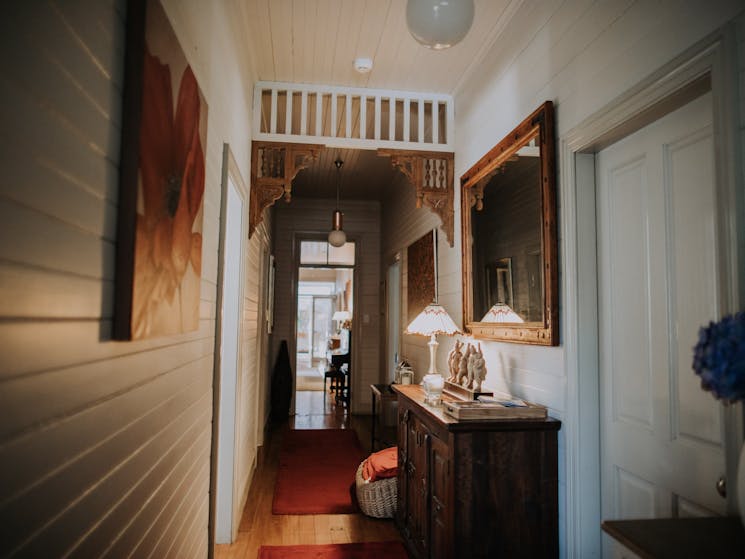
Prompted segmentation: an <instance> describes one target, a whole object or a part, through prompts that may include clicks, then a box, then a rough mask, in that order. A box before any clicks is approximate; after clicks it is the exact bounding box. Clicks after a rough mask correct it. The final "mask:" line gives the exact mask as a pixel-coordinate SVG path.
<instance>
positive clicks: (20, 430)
mask: <svg viewBox="0 0 745 559" xmlns="http://www.w3.org/2000/svg"><path fill="white" fill-rule="evenodd" d="M165 8H166V12H167V14H168V16H169V19H171V21H172V22H173V26H174V29H175V31H176V35H177V36H178V38H179V40H180V41H181V43H182V45H183V47H184V51H185V52H186V56H187V58H188V59H189V62H190V63H191V65H192V67H193V68H194V71H195V74H196V76H197V79H198V80H199V82H200V85H201V87H202V90H203V92H204V94H205V97H206V99H207V102H208V104H209V123H208V137H207V145H206V157H207V166H206V191H205V206H204V225H203V229H204V244H203V278H202V290H201V304H200V323H199V329H198V330H197V331H195V332H192V333H189V334H186V335H180V336H170V337H164V338H159V339H155V340H148V341H138V342H132V343H128V342H114V341H111V319H112V297H113V278H114V248H115V240H116V239H115V230H116V210H117V207H116V206H117V189H118V180H117V172H118V162H119V136H120V131H121V121H122V117H121V95H122V75H123V56H124V20H125V2H124V1H123V0H112V1H107V2H98V1H95V0H76V1H65V2H51V1H50V2H41V1H33V2H12V3H5V4H4V5H3V17H2V23H0V44H1V45H2V46H1V47H0V48H1V49H2V52H3V56H2V57H0V98H2V100H3V102H2V104H0V128H2V130H3V134H2V140H0V143H1V147H0V162H1V163H2V168H3V175H4V178H3V180H2V181H0V410H2V415H3V419H2V422H0V480H2V482H0V542H2V543H1V544H0V548H1V549H0V554H2V555H3V556H18V557H56V556H62V555H64V554H66V553H67V554H69V556H74V557H103V556H111V557H114V556H115V557H121V556H127V555H129V554H132V555H133V556H137V557H148V556H151V557H159V558H160V557H179V558H182V557H183V558H186V557H205V556H206V554H207V516H208V498H209V496H208V489H209V467H210V435H211V418H212V363H213V346H214V326H215V293H216V285H215V283H216V277H217V267H216V265H217V241H218V224H219V218H220V216H219V208H220V174H221V161H222V144H223V142H229V143H230V144H231V146H232V148H233V152H234V154H235V157H236V160H237V162H238V164H239V167H240V168H241V172H242V174H243V175H244V176H246V177H247V176H249V174H250V173H249V145H250V137H249V136H248V133H247V130H248V124H249V122H250V118H249V111H250V103H251V89H250V84H251V83H252V82H253V76H251V75H250V71H249V70H248V69H247V68H246V67H245V66H244V62H242V61H239V60H238V58H237V54H235V53H234V52H233V51H234V49H232V47H231V40H232V39H231V34H230V33H228V32H226V29H229V22H228V21H227V20H226V18H225V17H224V15H223V14H222V12H221V8H220V7H219V6H218V5H217V4H211V3H210V4H208V3H202V2H198V1H196V0H191V1H188V2H180V1H170V2H166V6H165ZM246 84H249V87H248V88H247V87H245V85H246ZM247 291H248V293H249V294H250V293H253V306H254V308H255V306H256V295H255V289H253V291H252V290H251V289H249V290H247ZM247 297H249V298H250V297H251V295H247ZM247 307H248V308H250V305H247ZM251 320H254V316H253V315H251V314H250V313H248V312H247V316H246V321H247V322H248V323H250V322H251ZM245 331H246V333H247V336H248V337H249V338H250V335H251V330H250V328H245ZM248 345H249V347H250V345H251V344H250V340H249V341H248ZM246 374H247V375H248V376H255V374H256V372H255V371H253V370H251V369H248V370H247V371H246ZM249 411H250V410H249ZM247 421H248V419H247ZM254 445H255V437H254V438H250V439H246V442H245V447H244V448H243V451H244V452H245V457H246V458H245V459H246V461H248V462H250V460H251V455H250V452H251V451H255V449H252V448H250V447H251V446H254Z"/></svg>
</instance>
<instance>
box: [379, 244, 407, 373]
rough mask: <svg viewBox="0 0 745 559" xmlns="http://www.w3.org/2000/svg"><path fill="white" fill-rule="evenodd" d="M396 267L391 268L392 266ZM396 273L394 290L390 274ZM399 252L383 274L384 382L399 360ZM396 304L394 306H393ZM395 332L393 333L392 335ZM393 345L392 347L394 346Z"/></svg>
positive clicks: (400, 282)
mask: <svg viewBox="0 0 745 559" xmlns="http://www.w3.org/2000/svg"><path fill="white" fill-rule="evenodd" d="M394 267H395V268H396V269H395V270H393V268H394ZM392 273H395V274H396V285H395V287H396V288H397V289H396V290H395V291H394V290H393V289H392V287H393V286H391V282H390V279H391V274H392ZM402 283H403V282H402V281H401V253H400V252H397V253H396V255H395V256H394V257H393V260H392V261H391V262H390V263H389V264H388V267H387V268H386V274H385V311H386V314H385V326H386V330H385V360H384V362H385V365H384V368H383V369H384V376H383V378H384V379H385V382H391V381H393V380H394V378H393V375H394V374H395V373H394V369H395V367H396V365H397V364H398V362H399V361H401V299H402V297H401V284H402ZM394 305H397V307H396V308H393V307H394ZM394 315H395V318H397V319H398V320H396V323H395V324H392V323H391V322H392V319H393V318H394ZM394 333H395V335H394ZM394 345H395V347H392V346H394ZM391 353H395V356H396V357H395V359H394V360H393V361H394V363H393V368H391V362H390V360H389V359H390V357H391Z"/></svg>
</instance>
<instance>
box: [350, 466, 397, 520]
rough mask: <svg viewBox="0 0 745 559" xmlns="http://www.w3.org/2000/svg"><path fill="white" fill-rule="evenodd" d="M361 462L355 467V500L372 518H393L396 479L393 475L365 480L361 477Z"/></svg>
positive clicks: (394, 512)
mask: <svg viewBox="0 0 745 559" xmlns="http://www.w3.org/2000/svg"><path fill="white" fill-rule="evenodd" d="M364 465H365V462H364V461H363V462H362V464H360V465H359V467H358V468H357V474H356V475H355V477H354V479H355V485H356V486H357V502H358V503H359V505H360V510H361V511H362V512H363V513H364V514H366V515H367V516H372V517H374V518H393V516H394V515H395V514H396V497H397V496H398V480H397V479H396V478H395V477H389V478H385V479H379V480H377V481H372V482H370V481H366V480H365V478H363V477H362V468H363V466H364Z"/></svg>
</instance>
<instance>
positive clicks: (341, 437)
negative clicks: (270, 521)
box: [272, 429, 366, 514]
mask: <svg viewBox="0 0 745 559" xmlns="http://www.w3.org/2000/svg"><path fill="white" fill-rule="evenodd" d="M365 456H366V454H365V452H364V451H363V450H362V447H361V446H360V442H359V440H358V439H357V434H356V433H355V432H354V431H352V430H350V429H307V430H305V429H298V430H291V431H288V432H287V434H286V435H285V438H284V441H283V442H282V449H281V450H280V453H279V469H278V472H277V483H276V484H275V485H274V500H273V502H272V512H273V513H274V514H344V513H350V512H356V511H357V507H356V505H355V504H353V503H352V492H353V488H352V485H353V484H354V475H355V473H356V472H357V467H358V466H359V465H360V462H362V460H364V459H365Z"/></svg>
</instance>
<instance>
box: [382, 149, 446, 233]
mask: <svg viewBox="0 0 745 559" xmlns="http://www.w3.org/2000/svg"><path fill="white" fill-rule="evenodd" d="M378 155H380V156H383V157H390V158H391V164H392V165H393V166H395V167H396V168H398V170H399V171H401V172H402V173H403V174H404V175H406V178H408V179H409V181H410V182H411V184H412V185H413V186H414V188H415V189H416V207H417V208H421V207H422V205H425V206H427V207H428V208H429V209H430V210H432V211H433V212H434V213H436V214H437V215H438V216H439V218H440V221H441V222H442V230H443V231H444V232H445V236H446V237H447V240H448V244H449V245H450V246H451V247H452V246H453V243H454V239H453V227H454V221H455V210H454V208H453V205H454V194H453V193H454V189H453V159H454V158H453V154H452V153H445V152H427V151H404V150H397V149H379V150H378Z"/></svg>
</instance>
